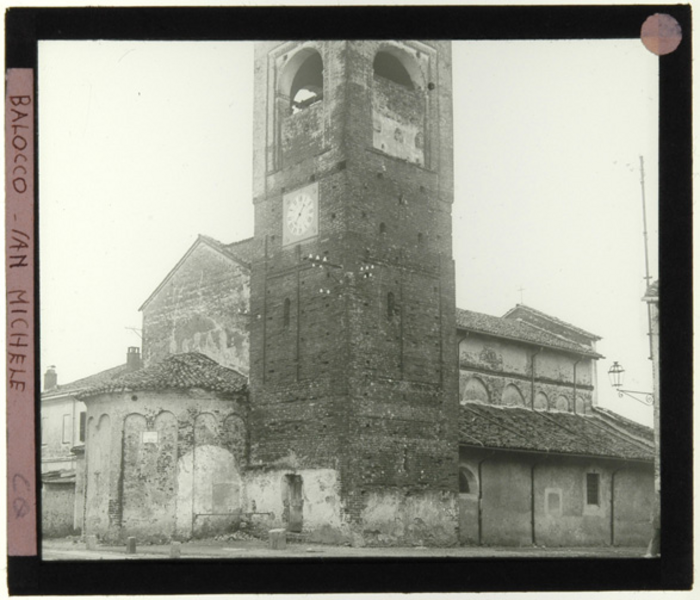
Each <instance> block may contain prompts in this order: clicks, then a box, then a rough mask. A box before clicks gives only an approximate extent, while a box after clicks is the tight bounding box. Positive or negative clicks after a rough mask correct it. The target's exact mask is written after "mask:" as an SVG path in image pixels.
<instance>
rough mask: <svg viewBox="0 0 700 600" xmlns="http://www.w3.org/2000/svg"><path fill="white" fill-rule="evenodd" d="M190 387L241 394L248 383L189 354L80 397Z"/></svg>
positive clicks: (245, 379)
mask: <svg viewBox="0 0 700 600" xmlns="http://www.w3.org/2000/svg"><path fill="white" fill-rule="evenodd" d="M191 388H200V389H204V390H209V391H215V392H223V393H227V394H236V395H243V394H246V393H247V390H248V380H247V378H246V377H245V375H242V374H241V373H239V372H238V371H234V370H233V369H228V368H226V367H222V366H221V365H220V364H219V363H217V362H215V361H214V360H212V359H211V358H209V357H207V356H204V354H200V353H199V352H188V353H186V354H173V355H171V356H168V357H167V358H165V359H163V360H162V361H160V362H158V363H156V364H154V365H151V366H149V367H146V368H144V369H140V370H139V371H134V372H132V373H127V374H125V375H122V376H121V377H118V378H116V379H113V380H112V381H109V382H106V383H103V384H101V385H96V386H93V387H91V388H89V389H87V390H85V391H84V392H82V393H81V394H80V395H79V397H80V398H86V397H89V396H95V395H97V394H105V393H110V392H124V391H136V390H169V389H191Z"/></svg>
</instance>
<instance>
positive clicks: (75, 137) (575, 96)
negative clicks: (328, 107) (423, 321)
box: [39, 40, 658, 425]
mask: <svg viewBox="0 0 700 600" xmlns="http://www.w3.org/2000/svg"><path fill="white" fill-rule="evenodd" d="M452 52H453V79H454V82H453V83H454V86H453V87H454V124H455V128H454V129H455V166H456V169H455V172H456V178H455V203H454V208H453V214H454V220H453V227H454V255H455V261H456V266H457V304H458V306H460V307H462V308H467V309H470V310H476V311H480V312H485V313H489V314H493V315H502V314H503V313H505V312H506V311H507V310H508V309H510V308H512V307H513V306H514V305H515V304H516V303H518V302H520V300H521V294H522V300H523V302H524V303H525V304H527V305H529V306H532V307H534V308H537V309H539V310H542V311H544V312H546V313H548V314H551V315H554V316H556V317H559V318H561V319H564V320H565V321H569V322H571V323H573V324H575V325H577V326H579V327H582V328H584V329H586V330H588V331H591V332H593V333H595V334H597V335H600V336H601V337H602V338H603V340H601V342H599V345H598V350H599V351H600V353H601V354H603V355H605V357H606V358H605V359H602V360H600V361H598V378H599V385H598V393H599V402H600V404H601V405H602V406H605V407H607V408H610V409H612V410H615V411H617V412H620V413H621V414H624V415H627V416H630V417H632V418H635V419H637V420H640V421H642V422H644V423H646V424H649V425H651V423H652V413H651V409H650V408H647V407H645V406H643V405H642V404H638V403H635V402H634V400H631V399H624V400H620V399H618V398H617V396H616V394H614V392H612V390H611V389H610V386H609V383H608V379H607V370H608V368H609V367H610V365H611V364H612V361H614V360H617V361H619V362H620V363H621V364H622V365H623V366H624V367H625V369H626V370H627V380H626V382H625V383H626V387H629V388H632V389H639V390H651V389H652V381H651V362H650V361H649V360H648V358H647V357H648V356H649V345H648V340H647V336H646V332H647V320H646V319H647V317H646V305H645V304H644V303H643V302H642V301H641V298H642V296H643V294H644V290H645V282H644V247H643V237H642V203H641V186H640V167H639V157H640V156H644V161H645V175H646V198H647V217H648V229H649V241H650V267H651V275H652V277H654V278H656V277H658V266H657V265H658V261H657V253H658V239H657V238H658V233H657V231H658V230H657V201H658V198H657V187H658V184H657V163H658V154H657V146H658V140H657V121H658V91H657V86H658V58H657V57H656V56H654V55H653V54H651V53H649V52H648V51H647V50H646V49H645V48H644V46H643V45H642V44H641V42H640V41H639V40H606V41H599V40H595V41H556V42H539V41H538V42H533V41H529V42H454V43H453V48H452ZM253 100H254V99H253V52H252V45H251V44H247V43H236V42H217V43H209V42H207V43H204V42H190V43H165V42H150V43H143V42H101V41H95V42H63V41H57V42H55V41H42V42H40V44H39V102H40V104H39V151H40V157H39V160H40V228H41V229H40V260H41V263H40V265H41V281H40V283H41V345H42V348H41V363H42V371H44V370H45V369H46V367H47V366H48V365H56V367H57V371H58V376H59V383H68V382H70V381H72V380H75V379H78V378H80V377H84V376H87V375H91V374H93V373H96V372H98V371H100V370H103V369H106V368H110V367H113V366H116V365H118V364H122V363H123V362H124V360H125V355H126V348H127V346H139V345H140V339H139V337H138V335H137V334H136V333H134V332H133V331H132V330H130V329H128V328H129V327H132V328H140V327H141V315H140V313H139V312H138V308H139V306H140V305H141V304H142V303H143V301H144V300H146V298H147V297H148V296H149V295H150V293H151V292H152V291H153V290H154V289H155V288H156V286H157V285H158V284H159V283H160V282H161V281H162V279H163V278H164V277H165V276H166V275H167V273H168V272H169V271H170V269H171V268H172V267H173V266H174V265H175V263H176V262H177V261H178V260H179V259H180V258H181V257H182V255H183V254H184V253H185V252H186V250H187V249H188V248H189V246H190V245H191V244H192V243H193V242H194V240H195V239H196V237H197V234H199V233H203V234H206V235H210V236H212V237H214V238H217V239H219V240H221V241H223V242H232V241H235V240H238V239H242V238H244V237H249V236H251V235H252V233H253V211H252V199H251V175H252V113H253ZM520 288H523V291H522V292H521V291H519V289H520Z"/></svg>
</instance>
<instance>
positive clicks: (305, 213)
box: [287, 192, 316, 237]
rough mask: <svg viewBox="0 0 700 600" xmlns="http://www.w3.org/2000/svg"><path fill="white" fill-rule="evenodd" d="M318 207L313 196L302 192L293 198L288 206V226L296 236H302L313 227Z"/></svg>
mask: <svg viewBox="0 0 700 600" xmlns="http://www.w3.org/2000/svg"><path fill="white" fill-rule="evenodd" d="M315 213H316V207H315V206H314V201H313V200H312V199H311V197H310V196H309V195H308V194H306V193H304V192H302V193H299V194H297V195H296V196H294V197H293V198H292V200H291V201H290V203H289V205H288V206H287V227H288V228H289V231H290V232H291V233H292V235H294V236H297V237H298V236H302V235H304V234H305V233H307V232H308V231H309V230H310V229H311V225H313V222H314V216H315Z"/></svg>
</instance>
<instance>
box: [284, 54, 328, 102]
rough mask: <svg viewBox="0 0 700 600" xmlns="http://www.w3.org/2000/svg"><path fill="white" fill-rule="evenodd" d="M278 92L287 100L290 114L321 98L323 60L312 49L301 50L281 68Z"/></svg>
mask: <svg viewBox="0 0 700 600" xmlns="http://www.w3.org/2000/svg"><path fill="white" fill-rule="evenodd" d="M278 81H279V83H278V88H277V89H278V92H279V93H280V94H281V95H282V96H283V97H285V98H288V99H289V103H290V110H291V112H292V113H294V112H298V111H300V110H303V109H304V108H307V107H309V106H310V105H312V104H314V103H315V102H318V101H319V100H321V99H322V98H323V59H322V58H321V55H320V54H319V53H318V51H317V50H315V49H314V48H308V47H307V48H302V49H301V50H299V51H298V52H297V53H295V54H294V55H293V56H291V57H290V58H289V60H288V61H287V62H286V63H285V65H284V67H283V68H282V71H281V74H280V77H279V80H278Z"/></svg>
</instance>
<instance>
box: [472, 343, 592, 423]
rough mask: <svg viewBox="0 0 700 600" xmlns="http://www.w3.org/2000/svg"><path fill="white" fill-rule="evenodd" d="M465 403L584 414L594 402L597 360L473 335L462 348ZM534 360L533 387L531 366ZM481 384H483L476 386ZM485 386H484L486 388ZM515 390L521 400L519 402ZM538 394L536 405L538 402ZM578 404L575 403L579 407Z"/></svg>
mask: <svg viewBox="0 0 700 600" xmlns="http://www.w3.org/2000/svg"><path fill="white" fill-rule="evenodd" d="M459 349H460V350H459V355H460V359H459V360H460V374H459V386H460V387H459V398H460V401H461V402H468V401H480V402H485V403H490V404H516V405H517V404H519V403H520V404H522V405H524V406H526V407H531V406H533V404H534V407H535V408H536V409H538V410H560V411H567V412H574V410H575V411H576V412H577V413H580V414H584V413H588V412H590V411H591V408H592V406H593V405H594V404H595V389H594V385H593V384H594V381H593V368H594V365H593V361H592V360H591V359H581V360H580V361H579V362H578V363H577V364H576V379H575V385H574V363H575V362H576V361H577V360H579V357H576V356H574V355H571V354H568V353H566V352H558V351H556V350H553V349H547V348H543V349H541V350H540V351H539V352H538V353H537V354H536V355H534V358H533V354H534V352H536V351H537V350H538V349H539V348H535V347H534V346H533V347H529V346H526V345H523V344H521V343H519V342H511V341H508V340H502V339H497V338H492V337H490V336H483V335H479V334H476V333H470V334H469V335H468V336H467V337H466V338H465V339H464V340H462V341H461V342H460V345H459ZM533 360H534V374H535V377H534V389H533V385H532V364H533ZM474 380H477V381H478V382H479V384H480V385H475V384H474ZM482 386H483V387H482ZM513 388H515V389H516V390H517V391H518V392H519V394H520V396H522V400H520V402H515V401H514V398H516V397H517V394H515V393H514V389H513ZM533 391H534V395H535V398H534V403H533V397H532V395H533ZM574 403H575V404H574Z"/></svg>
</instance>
